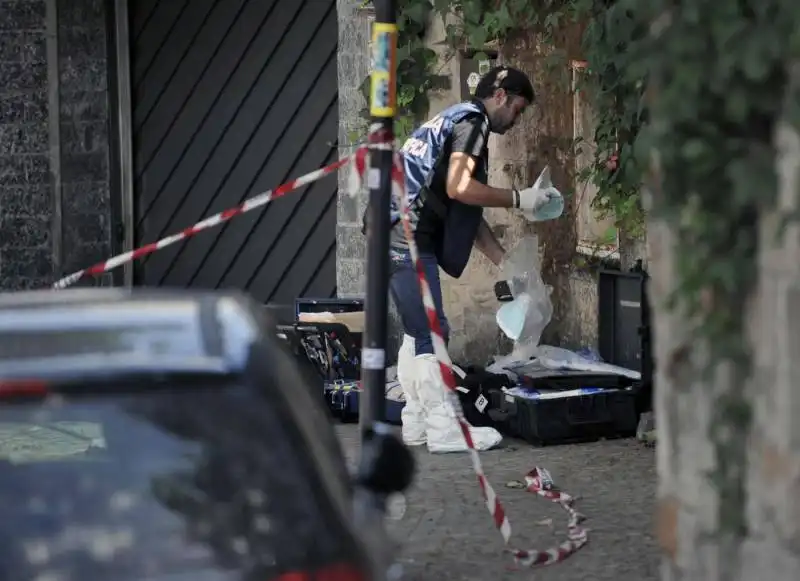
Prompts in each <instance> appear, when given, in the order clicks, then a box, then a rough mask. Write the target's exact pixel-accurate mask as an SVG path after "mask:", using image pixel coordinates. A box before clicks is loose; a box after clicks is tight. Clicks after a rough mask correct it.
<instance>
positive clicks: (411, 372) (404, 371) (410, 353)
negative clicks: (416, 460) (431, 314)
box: [397, 335, 427, 446]
mask: <svg viewBox="0 0 800 581" xmlns="http://www.w3.org/2000/svg"><path fill="white" fill-rule="evenodd" d="M415 372H416V370H415V368H414V338H413V337H411V336H410V335H405V336H403V343H402V345H400V351H399V352H398V353H397V380H398V381H399V382H400V387H402V388H403V394H404V395H405V399H406V405H404V406H403V410H402V411H401V412H400V419H401V420H402V422H403V442H404V443H405V444H406V446H421V445H422V444H424V443H425V442H426V441H427V440H426V438H425V428H426V426H425V410H424V409H423V407H422V401H421V400H420V397H419V393H418V391H417V379H416V373H415Z"/></svg>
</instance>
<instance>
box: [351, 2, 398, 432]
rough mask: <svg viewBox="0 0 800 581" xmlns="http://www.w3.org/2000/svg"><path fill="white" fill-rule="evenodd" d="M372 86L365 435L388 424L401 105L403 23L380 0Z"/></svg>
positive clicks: (374, 31)
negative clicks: (397, 139)
mask: <svg viewBox="0 0 800 581" xmlns="http://www.w3.org/2000/svg"><path fill="white" fill-rule="evenodd" d="M373 4H374V6H375V22H374V23H373V26H372V83H371V90H370V116H371V118H372V120H371V124H370V142H371V145H370V155H369V159H370V161H369V170H368V172H367V184H368V186H369V200H370V202H369V207H368V208H369V209H368V215H367V296H366V304H365V311H366V313H365V316H366V329H365V333H364V337H363V352H362V358H361V369H362V372H361V377H362V384H363V388H364V391H363V394H362V395H363V396H364V397H365V399H366V401H365V402H364V405H362V406H360V407H361V410H362V411H361V414H360V419H361V422H360V423H361V430H362V433H365V432H367V431H371V430H372V427H373V426H374V424H375V423H376V422H383V421H384V420H385V419H386V417H385V416H386V403H385V397H386V343H387V336H388V330H387V326H388V325H387V323H388V318H389V317H388V308H389V305H388V300H389V230H390V228H391V222H390V216H389V212H390V209H391V206H390V205H391V198H392V181H391V175H392V158H393V155H394V116H395V103H396V85H397V79H396V53H397V24H396V6H395V0H374V1H373Z"/></svg>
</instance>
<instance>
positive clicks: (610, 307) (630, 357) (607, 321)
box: [597, 262, 653, 382]
mask: <svg viewBox="0 0 800 581" xmlns="http://www.w3.org/2000/svg"><path fill="white" fill-rule="evenodd" d="M648 278H649V277H648V274H647V272H645V271H644V270H643V269H642V268H641V262H639V263H638V264H637V267H636V268H634V269H633V270H631V271H628V272H625V271H620V270H611V269H604V270H601V271H600V273H599V277H598V283H597V298H598V301H597V302H598V315H597V322H598V329H597V332H598V351H599V352H600V357H602V358H603V361H606V362H608V363H612V364H614V365H619V366H621V367H626V368H628V369H633V370H635V371H639V372H640V373H641V374H642V381H643V382H649V381H650V380H651V378H652V365H653V363H652V348H651V340H650V305H649V302H648V296H647V281H648Z"/></svg>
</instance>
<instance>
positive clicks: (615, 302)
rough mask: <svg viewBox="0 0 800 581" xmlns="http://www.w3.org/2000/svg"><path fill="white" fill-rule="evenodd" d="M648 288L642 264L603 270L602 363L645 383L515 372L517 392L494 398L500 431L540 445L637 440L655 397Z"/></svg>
mask: <svg viewBox="0 0 800 581" xmlns="http://www.w3.org/2000/svg"><path fill="white" fill-rule="evenodd" d="M620 281H622V282H620ZM646 284H647V273H646V272H645V271H644V270H643V269H642V268H641V262H639V263H638V264H637V267H635V268H634V269H633V270H632V271H631V272H621V271H611V270H603V271H601V272H600V280H599V283H598V294H599V295H600V296H599V301H598V302H599V304H600V313H599V316H598V327H599V329H598V331H599V343H600V353H601V356H603V359H604V360H605V361H606V362H608V363H612V364H614V365H619V366H622V367H626V368H628V369H633V370H635V371H639V372H640V373H641V375H642V377H641V379H640V380H634V379H631V378H629V377H626V376H623V375H617V374H613V373H590V372H585V371H573V370H552V369H543V368H542V367H540V366H537V365H535V362H534V364H531V365H527V366H522V367H520V368H517V369H515V370H513V371H514V372H515V373H517V374H518V377H519V381H518V383H517V385H515V386H514V387H511V388H504V389H503V390H501V391H500V392H497V391H495V392H493V393H492V394H491V395H492V398H493V401H492V404H493V406H494V407H495V408H497V409H498V410H500V415H498V417H497V421H496V423H495V427H496V428H498V429H499V430H500V431H502V432H504V433H506V434H509V435H512V436H516V437H519V438H522V439H524V440H526V441H528V442H530V443H532V444H535V445H547V444H556V443H567V442H575V441H587V440H596V439H599V438H613V437H631V436H634V435H635V433H636V427H637V425H638V421H639V414H640V413H641V412H642V411H643V408H644V407H646V406H647V405H648V401H649V393H650V392H651V391H652V369H653V362H652V354H651V341H650V324H649V309H648V308H647V295H646ZM623 285H624V287H625V288H624V289H623V290H624V292H621V287H623ZM623 315H628V316H627V317H625V316H623ZM620 329H622V331H621V330H620ZM623 355H624V356H623Z"/></svg>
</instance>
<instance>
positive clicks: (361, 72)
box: [336, 0, 373, 297]
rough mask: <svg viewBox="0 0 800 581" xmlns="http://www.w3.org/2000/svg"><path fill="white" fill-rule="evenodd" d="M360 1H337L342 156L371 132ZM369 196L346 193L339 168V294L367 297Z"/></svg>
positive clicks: (366, 16) (368, 14)
mask: <svg viewBox="0 0 800 581" xmlns="http://www.w3.org/2000/svg"><path fill="white" fill-rule="evenodd" d="M362 4H363V2H361V0H336V9H337V12H338V20H339V46H338V54H337V64H338V67H339V156H340V157H345V156H348V155H350V154H352V153H353V151H354V149H355V147H354V145H357V144H358V143H360V142H363V141H364V139H365V137H366V134H367V123H366V121H365V120H364V118H363V116H362V111H363V110H364V107H366V103H365V101H364V97H363V96H362V95H361V91H360V87H361V84H362V82H363V81H364V79H365V78H366V77H367V75H368V74H369V61H370V56H369V44H370V35H371V30H370V28H371V21H372V18H373V13H372V11H371V10H368V9H365V8H362V7H361V6H362ZM365 207H366V198H365V197H363V196H361V197H353V196H351V195H350V193H349V192H348V191H347V172H346V171H341V172H339V197H338V204H337V211H336V288H337V292H338V295H339V296H342V297H348V296H362V295H363V294H364V288H365V286H364V285H365V283H366V277H365V273H366V245H365V240H364V235H363V234H362V233H361V217H362V215H363V213H364V209H365Z"/></svg>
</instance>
